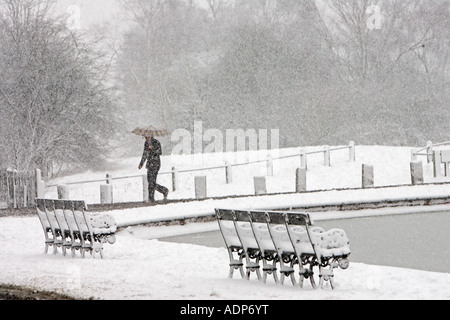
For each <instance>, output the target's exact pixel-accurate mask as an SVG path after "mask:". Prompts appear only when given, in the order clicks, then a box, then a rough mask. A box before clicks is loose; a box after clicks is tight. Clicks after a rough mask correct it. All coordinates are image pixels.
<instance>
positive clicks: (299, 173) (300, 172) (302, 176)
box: [295, 168, 306, 193]
mask: <svg viewBox="0 0 450 320" xmlns="http://www.w3.org/2000/svg"><path fill="white" fill-rule="evenodd" d="M305 191H306V168H298V169H297V170H296V173H295V192H297V193H299V192H305Z"/></svg>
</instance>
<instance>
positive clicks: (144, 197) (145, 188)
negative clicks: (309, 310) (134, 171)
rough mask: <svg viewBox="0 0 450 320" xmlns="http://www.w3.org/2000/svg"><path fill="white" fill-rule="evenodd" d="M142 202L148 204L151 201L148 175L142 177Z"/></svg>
mask: <svg viewBox="0 0 450 320" xmlns="http://www.w3.org/2000/svg"><path fill="white" fill-rule="evenodd" d="M142 200H143V201H144V202H147V201H148V200H149V198H148V180H147V175H145V174H144V175H142Z"/></svg>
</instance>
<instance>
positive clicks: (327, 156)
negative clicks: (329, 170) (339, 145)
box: [323, 146, 331, 167]
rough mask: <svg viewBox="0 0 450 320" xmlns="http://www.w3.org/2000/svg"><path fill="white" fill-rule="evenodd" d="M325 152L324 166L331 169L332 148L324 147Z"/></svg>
mask: <svg viewBox="0 0 450 320" xmlns="http://www.w3.org/2000/svg"><path fill="white" fill-rule="evenodd" d="M324 148H325V150H324V152H323V157H324V158H323V165H324V166H326V167H330V166H331V163H330V146H325V147H324Z"/></svg>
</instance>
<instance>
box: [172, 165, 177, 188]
mask: <svg viewBox="0 0 450 320" xmlns="http://www.w3.org/2000/svg"><path fill="white" fill-rule="evenodd" d="M177 190H178V170H177V169H176V168H175V167H172V191H177Z"/></svg>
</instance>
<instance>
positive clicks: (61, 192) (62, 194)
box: [57, 184, 69, 200]
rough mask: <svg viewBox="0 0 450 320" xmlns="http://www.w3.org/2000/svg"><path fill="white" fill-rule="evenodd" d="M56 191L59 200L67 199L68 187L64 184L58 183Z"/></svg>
mask: <svg viewBox="0 0 450 320" xmlns="http://www.w3.org/2000/svg"><path fill="white" fill-rule="evenodd" d="M57 191H58V199H59V200H69V187H68V186H67V185H66V184H60V185H58V186H57Z"/></svg>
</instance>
